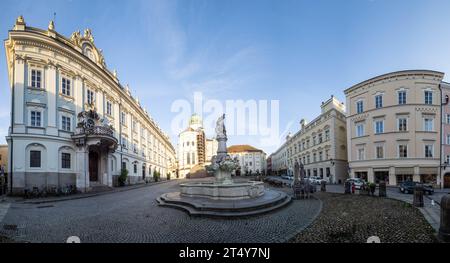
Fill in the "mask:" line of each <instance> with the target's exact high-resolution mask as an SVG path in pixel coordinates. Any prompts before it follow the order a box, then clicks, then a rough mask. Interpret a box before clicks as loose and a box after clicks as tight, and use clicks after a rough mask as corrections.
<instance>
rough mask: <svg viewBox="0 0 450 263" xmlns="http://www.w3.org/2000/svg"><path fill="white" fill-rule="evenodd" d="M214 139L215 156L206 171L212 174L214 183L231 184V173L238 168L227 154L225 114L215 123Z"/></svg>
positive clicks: (236, 163) (237, 163)
mask: <svg viewBox="0 0 450 263" xmlns="http://www.w3.org/2000/svg"><path fill="white" fill-rule="evenodd" d="M216 139H217V142H218V148H217V155H215V156H213V158H212V160H211V165H210V166H207V167H206V169H207V170H208V171H209V172H212V173H214V176H215V177H216V181H217V182H219V183H222V184H231V183H232V182H233V181H232V180H231V172H232V171H234V170H236V168H237V167H238V166H239V161H238V160H237V159H236V160H233V159H232V158H231V157H230V156H229V155H228V152H227V132H226V129H225V114H223V115H222V116H220V117H219V119H217V122H216Z"/></svg>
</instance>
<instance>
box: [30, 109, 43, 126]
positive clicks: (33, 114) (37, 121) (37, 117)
mask: <svg viewBox="0 0 450 263" xmlns="http://www.w3.org/2000/svg"><path fill="white" fill-rule="evenodd" d="M30 126H33V127H42V112H41V111H35V110H32V111H30Z"/></svg>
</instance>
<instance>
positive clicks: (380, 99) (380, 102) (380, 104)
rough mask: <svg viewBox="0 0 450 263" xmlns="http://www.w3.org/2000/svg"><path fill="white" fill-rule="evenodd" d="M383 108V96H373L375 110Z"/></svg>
mask: <svg viewBox="0 0 450 263" xmlns="http://www.w3.org/2000/svg"><path fill="white" fill-rule="evenodd" d="M382 107H383V95H376V96H375V108H377V109H379V108H382Z"/></svg>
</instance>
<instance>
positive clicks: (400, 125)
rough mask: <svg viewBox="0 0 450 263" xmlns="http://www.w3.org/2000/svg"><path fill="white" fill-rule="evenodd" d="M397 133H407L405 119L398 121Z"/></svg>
mask: <svg viewBox="0 0 450 263" xmlns="http://www.w3.org/2000/svg"><path fill="white" fill-rule="evenodd" d="M398 131H407V119H406V118H399V119H398Z"/></svg>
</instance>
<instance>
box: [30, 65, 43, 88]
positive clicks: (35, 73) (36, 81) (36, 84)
mask: <svg viewBox="0 0 450 263" xmlns="http://www.w3.org/2000/svg"><path fill="white" fill-rule="evenodd" d="M41 79H42V71H40V70H37V69H33V70H31V87H33V88H38V89H40V88H41V87H42V85H41Z"/></svg>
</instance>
